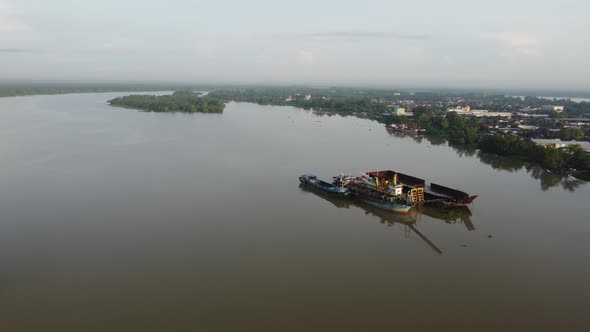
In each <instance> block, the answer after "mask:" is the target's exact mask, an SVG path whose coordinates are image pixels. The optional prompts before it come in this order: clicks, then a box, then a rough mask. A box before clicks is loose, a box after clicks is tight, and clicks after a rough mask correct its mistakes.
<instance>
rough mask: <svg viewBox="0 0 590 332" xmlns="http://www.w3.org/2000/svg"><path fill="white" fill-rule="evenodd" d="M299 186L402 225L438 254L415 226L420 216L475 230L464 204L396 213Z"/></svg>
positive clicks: (405, 230) (339, 203) (342, 205)
mask: <svg viewBox="0 0 590 332" xmlns="http://www.w3.org/2000/svg"><path fill="white" fill-rule="evenodd" d="M299 188H300V189H301V190H302V191H305V192H309V193H313V194H314V195H316V196H319V197H321V198H323V199H324V200H326V201H328V202H330V203H332V204H333V205H334V206H336V207H337V208H347V209H348V208H350V207H352V206H353V207H358V208H360V209H362V210H364V211H365V214H366V215H372V216H374V217H377V218H378V219H379V221H380V222H381V223H382V224H385V225H387V226H394V225H396V224H399V225H402V226H403V227H404V232H405V234H406V237H409V236H410V234H411V233H412V232H413V233H415V234H416V235H418V237H420V238H421V239H422V240H423V241H424V242H425V243H426V244H427V245H428V246H430V247H431V248H432V249H433V250H434V251H435V252H437V253H438V254H442V253H443V252H442V250H441V249H440V248H439V247H438V246H436V244H435V243H434V242H433V241H431V240H430V239H429V238H428V237H427V236H426V235H425V234H423V233H422V232H420V230H418V228H417V227H418V225H419V224H420V223H421V221H422V216H428V217H430V218H433V219H439V220H443V221H444V222H446V223H449V224H463V225H465V227H466V228H467V230H468V231H473V230H475V226H474V224H473V222H472V221H471V210H469V208H468V207H466V206H462V207H454V208H434V207H429V206H418V207H416V208H414V209H412V210H410V213H408V214H396V213H392V212H388V211H384V210H381V209H378V208H376V207H373V206H371V205H369V204H365V203H363V202H359V201H355V200H352V199H350V198H345V197H338V196H333V195H330V194H327V193H325V192H323V191H320V190H317V189H315V188H311V187H309V186H306V185H303V184H300V185H299Z"/></svg>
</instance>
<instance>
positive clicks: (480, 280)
mask: <svg viewBox="0 0 590 332" xmlns="http://www.w3.org/2000/svg"><path fill="white" fill-rule="evenodd" d="M120 95H124V94H121V93H108V94H79V95H62V96H32V97H15V98H3V99H0V116H1V121H0V188H1V189H0V211H1V216H2V217H1V220H0V263H1V267H2V273H0V289H1V292H0V294H1V296H0V313H1V314H0V325H1V326H2V330H3V331H11V332H12V331H119V330H120V331H131V330H134V331H135V330H138V331H328V330H337V331H392V330H394V329H397V330H400V329H405V330H410V331H411V330H433V331H446V330H453V331H488V330H489V331H497V330H505V331H508V330H514V331H516V330H521V331H524V330H535V331H540V330H548V331H549V330H551V331H554V330H558V329H560V330H565V329H567V330H569V331H581V330H584V328H586V327H587V325H588V323H589V322H590V318H589V316H588V308H589V307H588V301H589V300H590V286H589V285H588V280H590V267H589V264H588V261H589V260H588V255H589V253H590V220H589V219H590V218H588V214H589V212H590V207H589V204H588V203H590V201H589V197H590V195H589V194H590V186H589V185H587V184H586V183H582V182H579V181H576V180H573V179H570V178H560V177H558V176H555V175H552V174H548V173H544V172H543V171H542V170H540V169H538V168H535V167H533V166H530V165H524V164H521V163H519V162H516V161H513V160H509V159H501V158H498V157H495V156H493V155H485V154H478V153H477V152H476V151H464V150H460V149H456V148H451V147H449V146H447V145H446V144H440V142H430V141H428V140H425V139H423V140H420V139H413V138H411V137H395V136H391V135H389V134H388V133H387V132H386V131H385V130H384V128H383V126H382V125H380V124H377V123H374V122H370V121H368V120H364V119H358V118H343V117H340V116H328V115H317V114H314V113H312V112H311V111H306V110H301V109H295V108H291V107H272V106H259V105H254V104H248V103H230V104H228V105H227V107H226V111H225V112H224V113H223V114H162V113H145V112H140V111H135V110H128V109H120V108H112V107H109V106H108V105H107V104H106V101H107V100H109V99H111V98H114V97H116V96H120ZM381 169H394V170H397V171H400V172H404V173H407V174H412V175H415V176H418V177H422V178H425V179H427V180H428V181H433V182H436V183H440V184H443V185H447V186H450V187H454V188H460V189H462V190H464V191H466V192H468V193H470V194H479V195H480V196H479V198H478V199H477V200H476V202H475V204H474V205H472V206H470V207H469V209H468V210H454V211H438V210H432V209H430V210H421V211H415V212H414V213H412V214H410V215H409V216H398V215H393V214H390V213H384V212H381V211H379V210H375V209H372V208H369V207H367V206H364V205H358V204H354V203H351V202H348V201H345V200H344V201H343V200H335V199H333V198H331V197H326V196H324V195H321V194H318V193H316V192H312V191H309V190H306V189H305V188H300V187H299V183H298V179H297V177H298V176H299V175H300V174H303V173H314V174H317V175H318V176H320V177H322V178H325V179H330V177H331V176H332V175H337V174H340V173H352V174H358V173H359V172H361V171H368V170H381Z"/></svg>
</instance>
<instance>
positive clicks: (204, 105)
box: [109, 91, 225, 113]
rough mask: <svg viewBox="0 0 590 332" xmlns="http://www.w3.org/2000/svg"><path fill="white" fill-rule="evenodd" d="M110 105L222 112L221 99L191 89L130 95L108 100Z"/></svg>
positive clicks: (160, 110) (222, 103)
mask: <svg viewBox="0 0 590 332" xmlns="http://www.w3.org/2000/svg"><path fill="white" fill-rule="evenodd" d="M109 104H110V105H111V106H117V107H126V108H133V109H139V110H144V111H149V112H183V113H222V112H223V110H224V108H225V102H224V101H223V100H220V99H217V98H212V97H209V96H201V94H200V93H196V92H192V91H176V92H174V93H173V94H171V95H164V96H155V95H130V96H125V97H118V98H115V99H112V100H109Z"/></svg>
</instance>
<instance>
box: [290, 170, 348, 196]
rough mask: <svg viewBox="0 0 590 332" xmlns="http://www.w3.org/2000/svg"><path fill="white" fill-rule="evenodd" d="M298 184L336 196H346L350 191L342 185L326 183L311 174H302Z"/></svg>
mask: <svg viewBox="0 0 590 332" xmlns="http://www.w3.org/2000/svg"><path fill="white" fill-rule="evenodd" d="M299 182H301V184H303V185H308V186H310V187H313V188H315V189H317V190H320V191H323V192H326V193H329V194H332V195H336V196H348V195H349V194H350V191H349V190H348V188H347V187H345V186H343V185H338V184H336V183H328V182H325V181H322V180H320V179H318V178H317V176H315V175H313V174H304V175H301V176H300V177H299Z"/></svg>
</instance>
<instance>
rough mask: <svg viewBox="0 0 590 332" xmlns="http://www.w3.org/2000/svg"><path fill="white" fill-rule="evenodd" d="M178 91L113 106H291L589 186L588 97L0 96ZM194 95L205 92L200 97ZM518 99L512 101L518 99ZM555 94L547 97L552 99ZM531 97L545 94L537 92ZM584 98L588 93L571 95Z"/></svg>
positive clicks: (6, 90) (356, 91)
mask: <svg viewBox="0 0 590 332" xmlns="http://www.w3.org/2000/svg"><path fill="white" fill-rule="evenodd" d="M142 90H143V91H156V90H160V91H177V92H175V93H174V94H172V95H171V96H145V95H143V96H139V95H131V96H126V97H120V98H116V99H113V100H111V101H109V103H110V104H111V105H112V106H120V107H126V108H135V109H141V110H146V111H154V112H188V113H194V112H202V113H221V112H223V109H224V106H225V103H226V102H230V101H237V102H252V103H256V104H260V105H278V106H294V107H299V108H304V109H311V110H314V111H315V112H321V113H326V114H339V115H342V116H355V117H359V118H367V119H370V120H373V121H377V122H380V123H383V124H384V125H385V126H386V128H387V130H389V131H392V132H399V133H403V134H410V135H423V136H426V137H428V138H436V139H442V140H446V141H448V142H449V144H452V145H455V146H468V147H472V148H477V149H479V150H481V151H484V152H491V153H495V154H498V155H502V156H509V157H512V158H518V159H521V160H523V161H529V162H533V163H537V164H539V165H541V166H542V167H543V168H545V169H547V170H550V171H551V172H555V173H561V174H570V175H573V176H576V177H577V178H580V179H584V180H589V181H590V142H589V141H588V140H589V138H590V99H584V98H558V97H539V96H523V95H522V93H523V92H516V93H513V94H514V95H509V94H507V93H497V92H496V93H494V92H492V93H478V92H470V91H450V90H441V91H430V92H429V91H417V92H412V91H403V90H394V89H381V88H380V89H376V88H351V87H337V88H328V87H320V88H310V87H297V86H295V87H293V86H292V87H287V86H283V87H253V86H245V87H236V86H203V85H198V86H197V85H190V84H172V83H170V84H158V85H149V84H148V85H146V84H115V85H109V84H91V85H84V84H81V85H71V84H69V85H63V86H60V85H52V84H37V85H32V86H27V85H16V86H10V85H4V86H0V96H17V95H31V94H63V93H81V92H107V91H121V92H122V91H129V92H132V91H142ZM193 91H210V93H208V94H207V96H206V98H204V97H201V96H199V94H198V93H194V92H193ZM517 94H519V95H517ZM556 94H557V93H556V92H555V93H553V95H556ZM538 95H551V92H540V93H539V94H538ZM576 97H588V95H579V94H578V95H576Z"/></svg>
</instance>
